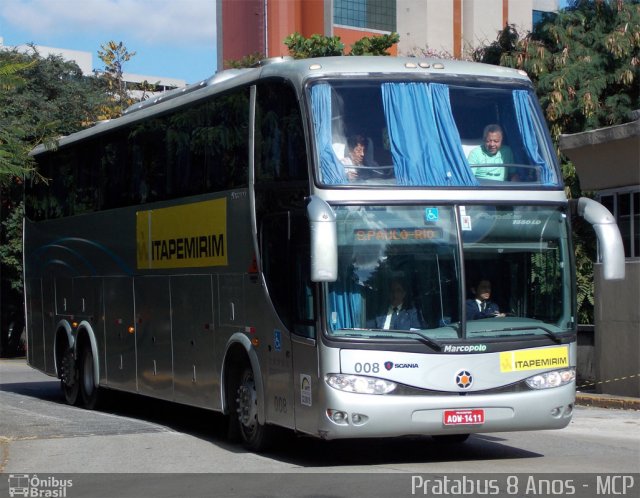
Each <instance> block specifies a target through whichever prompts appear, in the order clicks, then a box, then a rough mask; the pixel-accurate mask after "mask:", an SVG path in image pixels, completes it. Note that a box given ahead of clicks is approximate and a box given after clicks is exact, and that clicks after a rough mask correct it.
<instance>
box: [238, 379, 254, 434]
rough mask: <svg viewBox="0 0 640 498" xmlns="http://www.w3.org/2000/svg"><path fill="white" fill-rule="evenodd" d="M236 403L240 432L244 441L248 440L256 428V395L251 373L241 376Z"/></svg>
mask: <svg viewBox="0 0 640 498" xmlns="http://www.w3.org/2000/svg"><path fill="white" fill-rule="evenodd" d="M236 401H237V403H238V420H239V421H240V430H241V431H242V432H243V434H244V436H245V438H246V439H250V438H251V436H252V435H253V434H254V433H255V431H256V429H257V427H258V395H257V392H256V385H255V382H254V380H253V373H252V372H251V371H246V372H245V373H244V374H243V376H242V381H241V383H240V387H238V398H237V400H236Z"/></svg>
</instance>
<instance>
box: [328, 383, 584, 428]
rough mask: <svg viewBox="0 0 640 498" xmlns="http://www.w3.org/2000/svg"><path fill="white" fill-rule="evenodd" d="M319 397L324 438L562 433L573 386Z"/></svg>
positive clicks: (337, 393) (570, 409)
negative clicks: (479, 392) (463, 393)
mask: <svg viewBox="0 0 640 498" xmlns="http://www.w3.org/2000/svg"><path fill="white" fill-rule="evenodd" d="M324 394H325V395H326V396H325V399H326V403H325V408H326V409H325V411H324V414H323V415H322V416H321V417H320V423H319V427H318V435H319V436H320V437H322V438H324V439H341V438H366V437H395V436H407V435H447V434H469V433H488V432H509V431H525V430H545V429H562V428H563V427H566V426H567V425H568V424H569V422H570V421H571V417H572V414H573V406H574V403H575V384H574V383H571V384H568V385H565V386H561V387H556V388H552V389H544V390H539V391H534V390H532V391H528V392H519V393H510V394H509V393H501V394H494V395H467V396H459V395H454V394H451V395H442V396H394V395H367V394H353V393H345V392H341V391H337V390H335V389H332V388H329V387H327V388H326V392H325V393H324ZM465 416H466V417H468V418H465Z"/></svg>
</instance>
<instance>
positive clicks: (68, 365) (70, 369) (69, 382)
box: [60, 349, 78, 390]
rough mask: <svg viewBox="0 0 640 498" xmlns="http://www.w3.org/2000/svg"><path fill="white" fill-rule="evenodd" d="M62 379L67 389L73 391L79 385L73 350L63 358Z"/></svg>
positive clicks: (68, 351)
mask: <svg viewBox="0 0 640 498" xmlns="http://www.w3.org/2000/svg"><path fill="white" fill-rule="evenodd" d="M60 369H61V372H60V378H61V379H62V384H63V385H64V386H65V388H66V389H69V390H71V389H73V388H74V387H76V386H77V383H78V370H77V369H76V368H75V361H74V359H73V351H72V350H71V349H69V350H67V352H66V353H65V354H64V356H63V357H62V365H61V367H60Z"/></svg>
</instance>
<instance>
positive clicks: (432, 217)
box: [424, 207, 439, 221]
mask: <svg viewBox="0 0 640 498" xmlns="http://www.w3.org/2000/svg"><path fill="white" fill-rule="evenodd" d="M438 218H439V213H438V208H437V207H428V208H425V210H424V220H425V221H438Z"/></svg>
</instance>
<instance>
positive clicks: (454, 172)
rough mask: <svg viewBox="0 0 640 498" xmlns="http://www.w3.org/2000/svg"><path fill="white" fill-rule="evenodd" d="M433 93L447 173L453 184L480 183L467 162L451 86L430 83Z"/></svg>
mask: <svg viewBox="0 0 640 498" xmlns="http://www.w3.org/2000/svg"><path fill="white" fill-rule="evenodd" d="M429 88H430V89H431V92H432V94H433V103H434V113H435V118H436V125H437V127H438V132H439V133H440V135H439V138H440V144H441V145H442V153H443V154H444V158H445V162H444V164H445V165H446V167H447V171H445V174H446V175H447V178H450V179H451V182H452V184H453V185H467V186H471V185H478V180H477V179H476V177H475V175H474V174H473V171H471V168H470V167H469V165H468V163H467V158H466V156H465V155H464V151H463V150H462V141H461V140H460V133H458V127H457V126H456V122H455V120H454V119H453V113H452V112H451V101H450V100H449V87H448V86H447V85H441V84H439V83H433V84H431V85H429Z"/></svg>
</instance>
